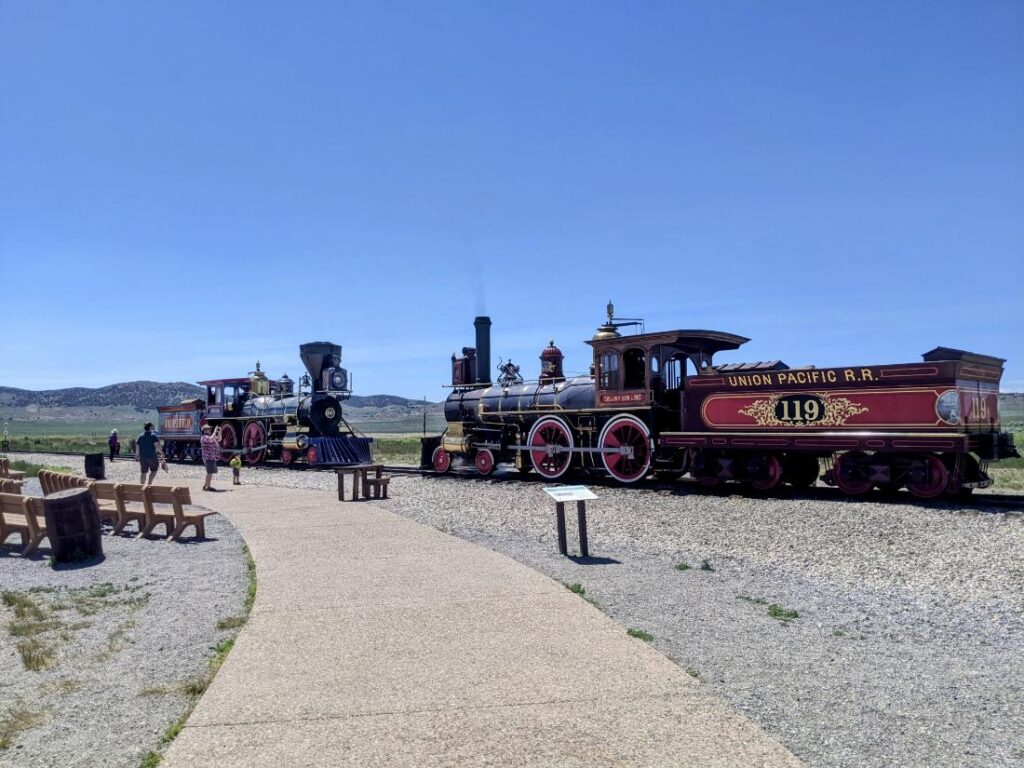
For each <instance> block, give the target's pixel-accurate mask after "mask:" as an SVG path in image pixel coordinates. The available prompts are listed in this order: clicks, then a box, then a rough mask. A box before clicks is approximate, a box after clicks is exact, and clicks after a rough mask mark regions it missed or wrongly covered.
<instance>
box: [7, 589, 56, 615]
mask: <svg viewBox="0 0 1024 768" xmlns="http://www.w3.org/2000/svg"><path fill="white" fill-rule="evenodd" d="M0 601H2V602H3V604H4V605H5V606H6V607H7V608H13V609H14V618H15V619H21V620H29V621H43V620H44V619H45V618H46V612H45V611H44V610H43V608H42V606H40V605H39V603H37V602H36V601H35V600H33V599H32V598H31V597H29V596H28V595H27V594H25V593H24V592H8V591H5V592H4V593H3V594H2V595H0Z"/></svg>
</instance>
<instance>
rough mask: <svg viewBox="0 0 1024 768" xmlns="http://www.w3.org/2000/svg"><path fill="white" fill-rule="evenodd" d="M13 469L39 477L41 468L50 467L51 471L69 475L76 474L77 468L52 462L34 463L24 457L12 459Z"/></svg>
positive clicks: (28, 475) (26, 474)
mask: <svg viewBox="0 0 1024 768" xmlns="http://www.w3.org/2000/svg"><path fill="white" fill-rule="evenodd" d="M11 469H13V470H16V471H18V472H24V473H25V477H39V470H40V469H48V470H50V471H51V472H64V473H66V474H69V475H73V474H75V470H73V469H72V468H71V467H58V466H53V465H52V464H33V463H32V462H31V461H23V460H22V459H11Z"/></svg>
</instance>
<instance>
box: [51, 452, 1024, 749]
mask: <svg viewBox="0 0 1024 768" xmlns="http://www.w3.org/2000/svg"><path fill="white" fill-rule="evenodd" d="M48 460H49V461H51V462H57V461H59V460H63V461H64V463H68V462H67V459H66V458H65V457H56V458H55V457H48ZM134 471H135V469H134V466H133V465H131V464H130V463H129V462H124V463H118V464H115V465H114V466H113V467H112V468H111V469H110V470H109V472H108V474H110V475H111V476H113V477H115V478H116V479H137V478H134ZM170 474H171V476H172V478H173V477H174V476H185V475H188V476H195V477H199V476H200V475H201V469H200V468H198V467H184V466H178V467H176V466H172V467H171V472H170ZM161 480H162V481H163V475H161ZM243 482H247V483H248V482H253V483H261V484H268V485H278V486H286V487H302V488H322V489H325V490H334V489H336V487H337V486H336V479H335V476H334V475H333V474H329V473H321V472H302V471H293V472H286V471H266V470H244V471H243ZM542 485H543V484H542V483H540V482H536V481H533V482H501V481H499V480H483V479H479V478H458V477H444V478H436V477H418V476H402V475H399V476H396V477H394V478H393V479H392V482H391V488H390V490H391V496H392V498H391V499H390V500H389V501H387V502H385V503H386V505H387V508H388V509H390V510H391V511H393V512H396V513H398V514H402V515H405V516H407V517H410V518H413V519H415V520H417V521H419V522H422V523H425V524H427V525H431V526H433V527H435V528H438V529H440V530H442V531H446V532H448V533H451V534H453V535H457V536H460V537H462V538H465V539H468V540H470V541H473V542H476V543H479V544H482V545H484V546H487V547H489V548H492V549H494V550H496V551H499V552H502V553H504V554H506V555H508V556H510V557H512V558H514V559H516V560H519V561H520V562H523V563H525V564H527V565H529V566H530V567H533V568H535V569H537V570H539V571H541V572H543V573H545V574H547V575H549V576H551V577H552V578H554V579H557V580H560V581H563V582H565V583H567V584H577V583H578V584H580V585H582V587H583V589H585V591H586V595H585V596H586V598H588V599H592V600H594V601H595V602H596V603H597V604H598V605H599V606H600V607H601V608H602V609H604V610H605V611H607V612H608V613H609V614H610V615H611V616H612V617H614V618H615V619H617V620H618V621H620V622H621V623H622V624H624V625H625V626H627V627H630V628H638V629H643V630H645V631H646V632H649V633H650V634H652V635H653V636H654V640H653V643H654V645H655V647H657V648H658V649H659V650H661V651H662V652H663V653H665V654H666V655H668V656H669V657H670V658H672V659H673V660H675V661H676V662H677V663H678V664H679V665H680V666H682V667H684V668H685V669H686V670H687V671H689V672H690V673H691V674H693V675H694V676H696V677H698V678H699V679H700V680H701V681H702V682H703V683H704V684H705V685H707V686H709V687H710V689H711V690H712V691H714V692H715V693H716V694H718V695H720V696H721V697H722V698H723V699H725V700H727V701H728V702H730V703H731V704H732V705H733V706H735V707H736V708H738V709H739V710H741V711H743V712H745V713H746V714H747V715H748V716H750V717H751V718H752V719H753V720H754V721H755V722H757V723H759V724H760V725H761V726H762V727H763V728H764V729H765V730H766V731H767V732H768V733H770V734H772V735H773V736H775V737H776V738H778V739H779V740H780V741H782V742H783V743H784V744H786V746H787V747H788V748H789V749H791V750H792V751H793V752H794V753H795V754H797V755H798V756H799V757H801V758H802V759H804V760H805V761H806V762H807V763H808V764H809V765H811V766H823V767H825V766H828V767H831V766H837V767H838V766H843V767H846V766H851V767H852V766H858V767H859V766H879V767H881V766H922V767H924V766H928V767H929V768H930V767H931V766H970V767H974V766H977V768H983V767H984V768H998V767H1000V766H1020V765H1024V733H1022V732H1021V729H1020V723H1021V722H1024V654H1022V651H1024V589H1022V587H1024V518H1022V517H1021V516H1019V515H1013V514H1006V513H1005V512H1001V511H998V510H985V508H984V506H983V503H982V502H981V501H980V500H976V501H974V502H972V505H965V506H961V507H951V506H942V507H927V506H915V505H908V504H886V503H876V502H861V501H846V500H843V501H817V500H807V499H799V500H787V499H781V498H773V499H752V498H744V497H740V496H718V495H708V494H705V493H702V492H694V493H688V492H687V491H686V489H680V490H676V491H673V490H665V489H642V488H630V489H618V488H604V487H601V488H596V489H595V490H596V492H597V494H598V496H600V499H599V500H598V501H594V502H590V504H589V506H588V510H589V527H590V553H591V559H589V560H582V559H579V558H564V557H560V556H559V555H557V553H556V549H557V546H556V540H555V532H554V509H553V507H554V505H553V502H552V501H551V500H550V499H549V498H548V497H547V496H546V495H545V494H544V493H543V491H542V490H541V488H542ZM574 517H575V516H574V515H569V518H570V526H569V539H570V549H572V548H573V546H574V545H573V541H574V536H575V525H574V524H573V523H574ZM705 560H706V561H707V562H708V565H709V566H710V568H712V569H713V570H702V569H701V563H702V561H705ZM684 562H685V563H687V564H688V565H689V566H691V568H690V569H688V570H677V568H676V566H677V565H678V564H680V563H684ZM772 604H776V605H777V606H778V609H779V610H795V611H797V612H798V614H799V615H798V616H797V617H795V618H792V619H788V620H787V619H784V618H783V617H780V618H773V617H772V616H770V615H769V606H771V605H772Z"/></svg>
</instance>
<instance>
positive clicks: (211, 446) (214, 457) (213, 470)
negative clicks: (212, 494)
mask: <svg viewBox="0 0 1024 768" xmlns="http://www.w3.org/2000/svg"><path fill="white" fill-rule="evenodd" d="M199 446H200V448H201V449H202V451H203V464H205V465H206V482H205V483H204V484H203V490H204V491H216V490H217V489H216V488H214V487H213V485H211V483H213V476H214V475H216V474H217V461H218V460H219V459H220V427H217V429H214V428H213V427H211V426H210V425H209V424H203V436H202V437H201V438H199Z"/></svg>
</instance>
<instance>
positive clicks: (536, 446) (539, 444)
mask: <svg viewBox="0 0 1024 768" xmlns="http://www.w3.org/2000/svg"><path fill="white" fill-rule="evenodd" d="M526 443H527V445H529V446H530V462H531V463H532V464H533V468H534V469H535V470H537V474H538V475H540V476H541V477H546V478H547V479H548V480H554V479H556V478H559V477H561V476H562V475H564V474H565V473H566V472H567V471H568V469H569V466H570V465H571V464H572V448H573V440H572V430H570V429H569V425H568V424H566V423H565V422H564V421H562V420H561V419H560V418H558V417H557V416H546V417H544V418H543V419H541V420H540V421H538V422H537V423H536V424H534V425H533V428H532V429H531V430H530V435H529V437H528V438H527V439H526Z"/></svg>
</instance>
